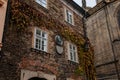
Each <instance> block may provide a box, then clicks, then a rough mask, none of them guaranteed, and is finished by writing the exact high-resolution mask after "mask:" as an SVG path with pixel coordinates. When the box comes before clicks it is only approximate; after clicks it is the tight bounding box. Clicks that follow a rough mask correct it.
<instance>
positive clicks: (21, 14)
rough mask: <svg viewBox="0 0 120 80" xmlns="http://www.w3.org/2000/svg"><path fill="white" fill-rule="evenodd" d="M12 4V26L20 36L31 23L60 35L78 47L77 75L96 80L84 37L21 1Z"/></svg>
mask: <svg viewBox="0 0 120 80" xmlns="http://www.w3.org/2000/svg"><path fill="white" fill-rule="evenodd" d="M10 4H11V11H10V26H11V27H12V28H13V29H14V30H15V31H17V33H18V34H19V35H22V34H24V32H26V31H27V28H29V26H31V23H33V24H34V25H35V26H38V27H46V28H47V29H48V30H52V31H53V32H57V34H60V35H61V36H62V37H63V38H64V39H65V40H68V41H71V42H73V43H74V44H76V45H77V49H78V54H79V63H80V67H79V68H78V69H77V70H76V72H75V73H77V74H78V75H84V74H86V75H88V74H89V75H88V77H90V80H94V78H93V77H95V76H94V75H95V74H94V64H93V51H92V49H90V50H89V51H88V52H84V47H83V46H84V43H85V40H84V38H83V35H81V34H79V33H77V32H76V31H74V30H73V29H72V28H70V27H69V26H66V25H65V24H62V23H61V22H59V20H55V19H53V18H52V17H51V16H49V15H45V14H43V13H41V12H38V11H37V10H36V9H34V8H32V7H30V6H28V5H27V4H25V3H23V2H20V1H19V0H11V3H10ZM89 68H91V69H89ZM86 71H87V72H86ZM89 72H90V73H89ZM90 74H91V75H90Z"/></svg>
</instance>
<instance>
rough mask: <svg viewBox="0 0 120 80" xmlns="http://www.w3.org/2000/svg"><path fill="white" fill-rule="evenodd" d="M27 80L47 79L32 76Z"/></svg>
mask: <svg viewBox="0 0 120 80" xmlns="http://www.w3.org/2000/svg"><path fill="white" fill-rule="evenodd" d="M29 80H47V79H45V78H38V77H33V78H30V79H29Z"/></svg>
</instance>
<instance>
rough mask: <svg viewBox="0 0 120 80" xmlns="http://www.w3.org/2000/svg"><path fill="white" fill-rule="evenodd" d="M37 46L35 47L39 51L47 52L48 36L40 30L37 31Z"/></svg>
mask: <svg viewBox="0 0 120 80" xmlns="http://www.w3.org/2000/svg"><path fill="white" fill-rule="evenodd" d="M34 42H35V44H34V47H35V49H37V50H42V51H45V52H47V34H46V33H45V32H44V31H41V30H40V29H38V28H36V29H35V41H34Z"/></svg>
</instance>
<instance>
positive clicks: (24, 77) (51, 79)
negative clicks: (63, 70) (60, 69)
mask: <svg viewBox="0 0 120 80" xmlns="http://www.w3.org/2000/svg"><path fill="white" fill-rule="evenodd" d="M33 77H38V78H45V79H47V80H56V76H55V75H51V74H46V73H44V72H40V71H30V70H24V69H22V70H21V79H20V80H29V79H31V78H33Z"/></svg>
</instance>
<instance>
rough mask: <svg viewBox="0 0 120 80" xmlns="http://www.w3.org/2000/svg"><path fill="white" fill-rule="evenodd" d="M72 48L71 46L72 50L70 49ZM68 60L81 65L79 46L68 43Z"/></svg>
mask: <svg viewBox="0 0 120 80" xmlns="http://www.w3.org/2000/svg"><path fill="white" fill-rule="evenodd" d="M70 46H71V48H70ZM68 60H70V61H73V62H76V63H79V62H78V53H77V46H76V45H74V44H72V43H68Z"/></svg>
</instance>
